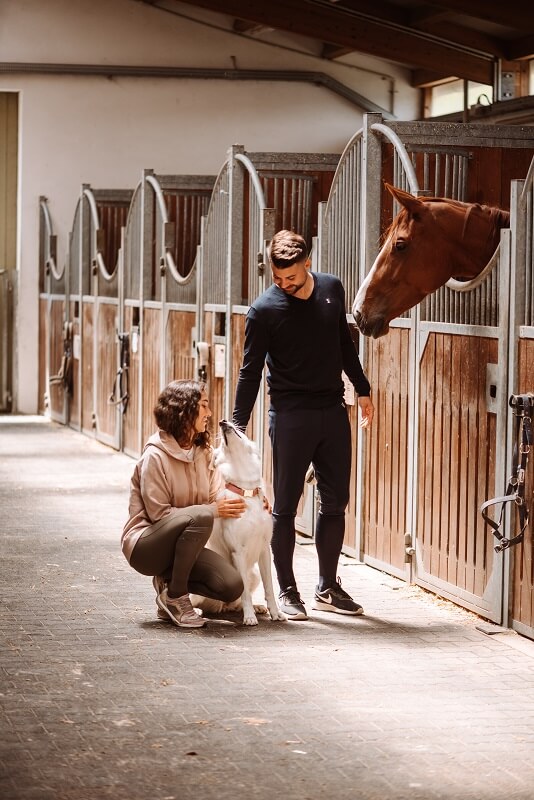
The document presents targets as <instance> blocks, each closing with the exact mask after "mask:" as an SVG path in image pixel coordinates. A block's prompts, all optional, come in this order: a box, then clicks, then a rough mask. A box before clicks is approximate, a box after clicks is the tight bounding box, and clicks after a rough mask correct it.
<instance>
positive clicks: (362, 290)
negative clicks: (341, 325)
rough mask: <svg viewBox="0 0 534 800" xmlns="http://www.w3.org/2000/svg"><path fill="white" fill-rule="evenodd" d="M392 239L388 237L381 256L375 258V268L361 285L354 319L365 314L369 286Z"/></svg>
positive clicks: (354, 309) (353, 312)
mask: <svg viewBox="0 0 534 800" xmlns="http://www.w3.org/2000/svg"><path fill="white" fill-rule="evenodd" d="M390 239H391V236H388V238H387V239H386V241H385V242H384V244H383V245H382V247H381V249H380V252H379V254H378V255H377V257H376V258H375V260H374V263H373V266H372V267H371V269H370V270H369V272H368V273H367V275H366V277H365V280H364V282H363V283H362V284H361V286H360V288H359V289H358V292H357V294H356V297H355V298H354V303H353V304H352V314H353V316H354V317H356V316H357V315H358V314H363V307H364V304H365V300H366V298H367V290H368V288H369V284H370V283H371V281H372V280H373V278H374V276H375V272H376V271H377V269H378V265H379V264H380V259H381V257H382V253H383V252H384V250H385V249H386V247H388V245H389V240H390Z"/></svg>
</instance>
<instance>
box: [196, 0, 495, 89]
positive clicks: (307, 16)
mask: <svg viewBox="0 0 534 800" xmlns="http://www.w3.org/2000/svg"><path fill="white" fill-rule="evenodd" d="M183 2H185V3H187V4H188V5H193V6H197V7H201V8H205V9H208V10H210V11H217V12H219V13H221V4H220V2H219V0H183ZM224 14H226V15H230V16H232V17H237V18H239V19H245V20H247V21H249V22H255V23H257V24H261V25H267V26H269V27H273V28H278V29H279V30H284V31H289V32H291V33H296V34H299V35H301V36H308V37H311V38H313V39H319V40H320V41H323V42H327V43H329V44H337V45H341V46H342V47H349V48H350V49H351V50H357V51H358V52H360V53H366V54H368V55H372V56H375V57H376V58H383V59H386V60H388V61H395V62H398V63H400V64H405V65H411V66H415V67H418V68H421V69H435V65H436V63H441V64H444V65H445V64H446V65H447V71H450V73H451V74H452V75H459V76H461V77H463V78H466V79H468V80H471V81H476V82H478V83H489V84H491V83H492V82H493V63H492V61H491V58H489V57H483V56H479V55H476V54H474V53H471V52H466V51H464V50H458V49H456V48H454V46H452V45H447V44H446V43H443V42H440V41H436V39H434V38H430V37H426V36H425V35H424V34H417V33H416V32H413V31H406V30H401V29H400V28H399V27H390V26H389V25H388V24H380V23H377V22H376V21H374V20H370V19H367V18H363V17H357V16H355V15H354V14H353V13H351V12H348V11H344V10H343V9H342V8H339V7H338V5H337V4H334V3H332V4H328V8H326V7H325V6H324V5H320V4H315V3H307V2H305V0H269V2H265V0H225V2H224Z"/></svg>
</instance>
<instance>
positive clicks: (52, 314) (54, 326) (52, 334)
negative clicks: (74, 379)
mask: <svg viewBox="0 0 534 800" xmlns="http://www.w3.org/2000/svg"><path fill="white" fill-rule="evenodd" d="M49 302H50V305H49V312H48V320H49V323H48V324H49V328H48V335H49V340H48V341H49V348H50V349H49V358H50V375H49V378H52V377H54V376H55V375H57V374H58V373H59V370H60V368H61V360H62V358H63V320H64V319H65V299H64V298H62V299H55V298H52V299H51V300H50V301H49ZM48 397H49V405H50V412H51V414H52V416H53V418H55V419H58V418H60V419H63V416H64V413H65V412H64V401H65V392H64V389H63V385H62V384H61V383H54V384H49V386H48Z"/></svg>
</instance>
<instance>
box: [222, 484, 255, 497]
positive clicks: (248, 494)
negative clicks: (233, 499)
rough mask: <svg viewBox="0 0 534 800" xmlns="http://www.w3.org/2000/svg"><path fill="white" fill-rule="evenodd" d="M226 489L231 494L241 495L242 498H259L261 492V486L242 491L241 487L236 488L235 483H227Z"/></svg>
mask: <svg viewBox="0 0 534 800" xmlns="http://www.w3.org/2000/svg"><path fill="white" fill-rule="evenodd" d="M225 487H226V488H227V489H230V491H231V492H235V493H236V494H240V495H241V497H257V496H258V495H259V493H260V492H261V488H260V487H259V486H256V487H255V488H254V489H242V488H241V486H236V485H235V483H225Z"/></svg>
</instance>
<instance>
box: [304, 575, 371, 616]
mask: <svg viewBox="0 0 534 800" xmlns="http://www.w3.org/2000/svg"><path fill="white" fill-rule="evenodd" d="M313 607H314V609H315V610H316V611H333V612H334V614H352V615H353V616H357V615H359V614H363V608H362V607H361V606H360V605H359V604H358V603H357V602H356V601H355V600H353V599H352V597H351V596H350V594H347V592H346V591H345V590H344V589H342V588H341V581H340V580H339V578H338V579H337V584H336V585H335V586H333V587H331V588H330V589H325V590H324V591H323V592H320V591H319V588H318V587H316V589H315V603H314V604H313Z"/></svg>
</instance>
